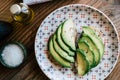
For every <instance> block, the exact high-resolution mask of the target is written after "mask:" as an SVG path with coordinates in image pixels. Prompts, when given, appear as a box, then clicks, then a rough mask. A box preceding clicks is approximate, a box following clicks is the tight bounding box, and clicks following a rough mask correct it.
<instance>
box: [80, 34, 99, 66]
mask: <svg viewBox="0 0 120 80" xmlns="http://www.w3.org/2000/svg"><path fill="white" fill-rule="evenodd" d="M82 39H83V40H84V41H86V42H87V43H88V44H89V46H90V47H91V49H92V51H93V53H94V56H95V57H94V59H95V65H94V66H97V65H98V63H99V62H100V52H99V49H98V48H97V47H96V46H95V43H94V42H93V41H92V40H91V39H90V38H89V37H84V36H83V37H82Z"/></svg>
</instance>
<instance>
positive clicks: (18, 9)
mask: <svg viewBox="0 0 120 80" xmlns="http://www.w3.org/2000/svg"><path fill="white" fill-rule="evenodd" d="M10 11H11V13H12V14H19V13H20V12H21V7H20V6H19V5H18V4H14V5H12V6H11V7H10Z"/></svg>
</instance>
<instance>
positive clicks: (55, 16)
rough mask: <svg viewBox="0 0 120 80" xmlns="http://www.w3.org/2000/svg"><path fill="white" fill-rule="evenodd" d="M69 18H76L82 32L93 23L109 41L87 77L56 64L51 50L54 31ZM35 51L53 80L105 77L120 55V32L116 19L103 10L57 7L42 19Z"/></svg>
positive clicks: (43, 69)
mask: <svg viewBox="0 0 120 80" xmlns="http://www.w3.org/2000/svg"><path fill="white" fill-rule="evenodd" d="M69 18H72V19H73V21H74V23H75V24H76V26H77V29H78V32H81V26H93V27H94V28H95V29H97V30H98V31H97V34H100V36H101V38H102V40H103V42H104V44H105V52H104V56H103V58H102V59H101V62H100V64H99V65H98V66H97V67H95V68H93V69H91V70H90V71H89V72H88V73H87V74H86V75H85V76H83V77H79V76H78V75H77V73H76V72H75V71H73V70H72V69H71V68H63V67H61V66H59V65H56V64H54V63H55V61H54V60H51V59H50V58H51V56H50V55H49V52H48V49H47V44H48V39H49V37H50V36H51V34H53V33H54V32H55V31H56V28H57V27H58V26H59V24H61V23H62V22H63V21H65V20H66V19H69ZM99 32H100V33H99ZM35 53H36V54H35V55H36V59H37V62H38V64H39V66H40V68H41V69H42V71H43V72H44V73H45V74H46V76H48V77H49V78H50V79H52V80H103V79H105V78H106V77H107V76H108V75H109V74H110V73H111V71H112V70H113V68H114V67H115V65H116V62H117V59H118V56H119V54H118V34H117V32H116V29H115V27H114V25H113V23H112V21H111V20H110V19H109V18H108V17H107V16H106V15H105V14H104V13H102V12H101V11H99V10H97V9H95V8H93V7H90V6H87V5H82V4H71V5H67V6H64V7H61V8H59V9H56V10H55V11H53V12H52V13H51V14H50V15H48V16H47V17H46V18H45V20H44V21H43V22H42V24H41V25H40V27H39V29H38V31H37V34H36V39H35Z"/></svg>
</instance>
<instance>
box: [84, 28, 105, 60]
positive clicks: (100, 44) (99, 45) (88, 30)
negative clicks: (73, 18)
mask: <svg viewBox="0 0 120 80" xmlns="http://www.w3.org/2000/svg"><path fill="white" fill-rule="evenodd" d="M82 28H83V36H87V37H89V38H90V39H91V40H92V41H93V42H94V44H95V46H96V47H97V48H98V49H99V52H100V59H101V58H102V57H103V54H104V48H105V47H104V44H103V42H102V40H101V38H100V37H99V36H97V35H96V33H95V31H93V30H92V29H91V28H90V27H86V26H83V27H82Z"/></svg>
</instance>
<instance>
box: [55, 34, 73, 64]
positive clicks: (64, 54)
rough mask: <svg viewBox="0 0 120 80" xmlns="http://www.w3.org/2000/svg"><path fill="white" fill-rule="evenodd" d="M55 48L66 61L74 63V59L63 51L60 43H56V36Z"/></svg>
mask: <svg viewBox="0 0 120 80" xmlns="http://www.w3.org/2000/svg"><path fill="white" fill-rule="evenodd" d="M53 47H54V49H55V51H56V52H57V53H58V54H59V55H60V56H61V57H62V58H64V59H66V60H67V61H69V62H74V57H72V56H69V55H68V53H67V52H65V51H64V50H62V49H61V48H60V46H59V45H58V43H57V42H56V34H54V35H53Z"/></svg>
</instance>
